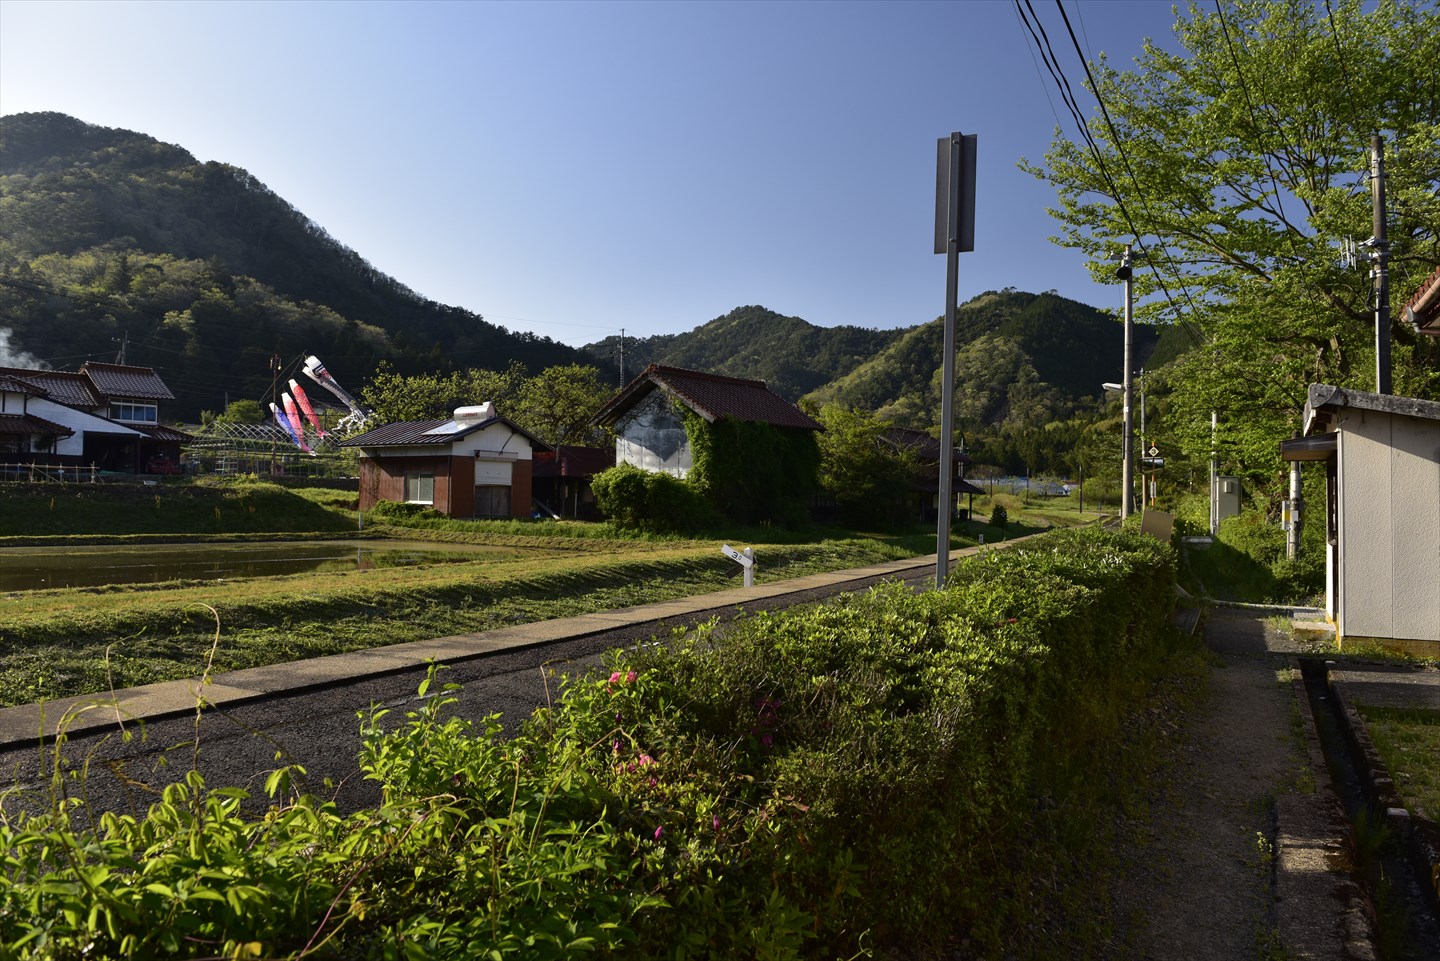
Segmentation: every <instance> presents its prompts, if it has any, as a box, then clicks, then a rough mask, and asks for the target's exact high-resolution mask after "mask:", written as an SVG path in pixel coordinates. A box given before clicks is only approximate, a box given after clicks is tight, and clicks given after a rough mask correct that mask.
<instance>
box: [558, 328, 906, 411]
mask: <svg viewBox="0 0 1440 961" xmlns="http://www.w3.org/2000/svg"><path fill="white" fill-rule="evenodd" d="M901 333H902V332H901V331H899V330H867V329H866V328H864V327H817V326H815V325H814V324H811V323H809V322H807V321H805V320H802V319H801V318H799V317H785V316H783V315H781V314H777V313H776V312H775V311H773V310H768V309H766V308H764V307H759V306H754V305H752V306H749V307H736V308H735V309H734V310H732V311H730V313H728V314H725V315H724V316H722V317H716V318H715V319H714V320H712V321H709V322H708V323H705V324H702V325H701V326H699V327H697V328H695V329H694V330H692V331H689V332H687V333H683V334H658V335H656V336H654V337H640V338H636V339H629V340H626V341H625V345H624V346H625V371H626V375H627V376H631V375H633V374H637V373H639V372H640V371H642V370H644V369H645V368H646V367H647V366H649V365H650V364H669V365H671V366H673V367H688V368H690V369H691V370H703V371H707V372H709V373H712V374H726V375H728V376H731V377H749V378H753V379H757V380H763V381H765V382H766V384H768V385H769V387H770V389H771V390H773V391H775V392H776V393H777V394H779V395H781V396H782V397H785V398H786V399H788V400H791V401H796V400H799V399H800V397H801V396H802V395H803V394H807V393H809V392H810V391H812V390H815V389H816V388H817V387H820V386H822V385H824V384H827V383H829V382H830V381H832V380H834V379H836V378H837V377H841V376H843V375H845V374H847V373H849V372H850V371H852V370H854V369H855V368H856V367H857V366H859V365H860V364H862V363H864V362H865V361H867V360H869V359H870V358H871V357H873V356H875V354H876V353H878V352H879V351H880V350H882V349H884V348H885V347H886V346H887V345H888V344H890V343H892V342H893V341H894V340H895V339H896V338H898V337H899V336H900V335H901ZM585 350H587V351H589V352H590V354H591V355H592V356H594V357H595V358H597V360H611V361H613V360H616V359H618V357H619V355H620V338H619V337H607V338H605V339H604V340H602V341H599V342H598V343H594V344H587V345H586V346H585Z"/></svg>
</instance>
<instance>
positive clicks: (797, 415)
mask: <svg viewBox="0 0 1440 961" xmlns="http://www.w3.org/2000/svg"><path fill="white" fill-rule="evenodd" d="M653 390H663V391H665V392H666V393H667V394H669V395H671V396H672V397H674V398H676V399H677V400H679V401H680V402H681V403H683V404H685V406H687V407H689V408H690V409H691V410H693V411H695V412H696V413H697V414H699V415H700V416H701V417H704V418H705V419H706V420H707V421H716V420H719V419H720V418H722V417H733V418H735V419H736V420H742V421H750V422H753V423H759V424H773V425H775V426H776V427H796V428H800V429H802V430H824V429H825V428H824V427H822V426H820V424H819V423H817V422H816V421H815V420H814V419H813V418H812V417H810V416H809V415H807V414H806V413H805V412H804V411H802V410H800V408H798V407H796V406H795V405H794V404H792V403H790V402H789V401H788V400H786V399H785V398H783V397H781V396H780V395H779V394H777V393H775V392H774V391H772V390H770V388H769V387H766V386H765V382H764V381H763V380H743V379H741V378H739V377H722V376H721V375H719V374H705V373H701V372H700V371H698V370H686V369H684V368H683V367H665V366H662V365H660V364H651V365H650V366H649V367H647V368H645V370H644V372H642V373H641V374H640V376H639V377H636V378H635V379H634V380H632V381H631V382H630V383H628V384H626V385H625V387H623V388H622V389H621V390H620V393H618V394H616V395H615V397H614V398H612V399H611V401H610V402H609V403H608V404H606V405H605V406H604V407H602V408H601V409H600V412H599V413H597V414H596V415H595V417H594V418H593V421H594V422H595V423H598V424H604V425H607V426H608V425H611V424H614V423H615V422H616V421H618V420H620V419H621V418H622V417H624V416H625V414H626V413H627V412H628V411H629V410H630V409H631V408H632V407H634V406H635V405H636V404H637V403H639V402H640V401H641V400H642V399H644V398H645V397H646V396H647V395H648V394H649V393H650V392H651V391H653Z"/></svg>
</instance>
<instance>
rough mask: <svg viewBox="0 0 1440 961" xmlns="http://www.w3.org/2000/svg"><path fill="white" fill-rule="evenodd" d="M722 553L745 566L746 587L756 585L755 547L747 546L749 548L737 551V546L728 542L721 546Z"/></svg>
mask: <svg viewBox="0 0 1440 961" xmlns="http://www.w3.org/2000/svg"><path fill="white" fill-rule="evenodd" d="M720 553H722V554H724V555H725V556H726V557H728V558H730V559H731V560H732V561H734V562H735V563H736V564H739V565H740V566H741V567H743V568H744V569H745V586H746V587H754V586H755V550H754V548H751V547H747V548H745V549H744V550H743V551H737V550H736V549H735V548H733V547H731V546H730V545H729V544H726V545H725V546H724V547H722V548H720Z"/></svg>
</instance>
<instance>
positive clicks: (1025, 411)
mask: <svg viewBox="0 0 1440 961" xmlns="http://www.w3.org/2000/svg"><path fill="white" fill-rule="evenodd" d="M944 335H945V328H944V323H943V320H941V319H936V320H933V321H931V322H929V323H927V324H922V325H920V326H919V327H913V328H911V329H910V330H908V331H905V332H904V335H903V336H902V337H900V338H899V339H897V340H896V341H895V342H894V343H892V344H891V345H890V346H889V347H887V348H886V349H885V350H884V351H882V352H881V353H880V354H878V355H876V356H875V357H874V358H872V359H871V360H869V361H867V362H866V363H864V364H861V365H860V366H859V367H857V368H855V369H854V370H853V371H851V372H850V373H849V374H847V375H845V376H844V377H841V378H839V379H838V380H836V381H834V382H833V383H830V384H827V385H826V386H824V387H822V388H820V389H819V390H817V391H815V392H814V393H813V394H812V395H811V399H812V400H814V401H816V402H817V403H826V402H829V401H838V402H840V403H843V404H846V405H848V406H851V407H860V408H864V409H867V410H873V411H877V412H878V413H880V414H881V415H882V416H884V417H888V418H890V419H893V420H895V421H897V422H898V423H901V424H904V425H907V426H910V427H917V428H922V429H924V428H930V427H935V426H938V423H939V417H940V385H941V380H942V378H941V370H940V361H941V353H942V348H943V344H944ZM1156 339H1157V337H1156V332H1155V330H1154V329H1153V328H1150V327H1142V326H1137V327H1136V329H1135V341H1134V346H1135V364H1136V366H1137V367H1140V366H1143V365H1144V364H1145V362H1146V359H1147V358H1148V357H1149V355H1150V353H1151V352H1152V351H1153V350H1154V348H1155V342H1156ZM1123 358H1124V328H1123V326H1122V325H1121V324H1120V322H1119V321H1118V320H1116V319H1115V318H1114V317H1113V316H1111V315H1108V314H1105V313H1103V312H1102V311H1100V310H1097V309H1096V308H1094V307H1090V306H1087V305H1085V304H1082V303H1079V302H1078V301H1074V300H1070V299H1068V298H1065V297H1060V296H1058V295H1056V294H1050V293H1045V294H1028V293H1023V292H1020V291H1016V290H1011V289H1007V290H1004V291H988V292H986V293H983V294H981V295H980V296H978V297H976V298H974V299H973V300H970V301H969V302H967V303H965V304H962V305H961V306H960V307H959V308H958V309H957V310H956V314H955V423H956V425H957V426H959V427H960V428H961V429H975V428H981V427H988V426H997V425H1001V424H1011V425H1017V424H1043V423H1046V422H1048V421H1052V420H1056V419H1061V418H1064V417H1068V416H1069V415H1070V414H1071V413H1073V412H1074V411H1075V410H1076V408H1077V407H1078V406H1080V405H1082V404H1085V403H1088V402H1089V401H1092V400H1094V399H1095V398H1097V397H1099V396H1100V394H1101V393H1102V390H1101V387H1100V385H1101V384H1102V383H1104V382H1106V381H1118V380H1119V379H1120V378H1121V374H1122V370H1123V368H1124V362H1123Z"/></svg>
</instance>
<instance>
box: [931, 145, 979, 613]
mask: <svg viewBox="0 0 1440 961" xmlns="http://www.w3.org/2000/svg"><path fill="white" fill-rule="evenodd" d="M975 144H976V137H975V134H973V133H972V134H970V135H969V136H966V135H965V134H962V133H960V132H959V131H956V132H954V133H952V134H950V136H948V137H941V138H940V139H939V140H938V141H936V148H937V150H936V163H935V253H937V254H944V255H945V347H944V358H943V363H942V370H943V372H942V374H941V376H942V377H943V378H944V379H943V382H942V384H941V388H940V391H941V392H940V503H939V505H938V508H939V509H938V510H937V511H936V512H935V513H936V518H937V524H936V532H935V587H936V588H937V589H938V588H942V587H944V586H945V578H946V576H947V575H948V573H949V564H950V512H951V511H952V510H953V509H954V496H955V495H954V493H953V487H954V485H953V483H952V477H953V474H954V472H955V464H954V459H955V452H954V447H955V301H956V299H957V298H958V297H959V293H960V256H959V255H960V252H961V251H966V252H968V251H973V250H974V249H975Z"/></svg>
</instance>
